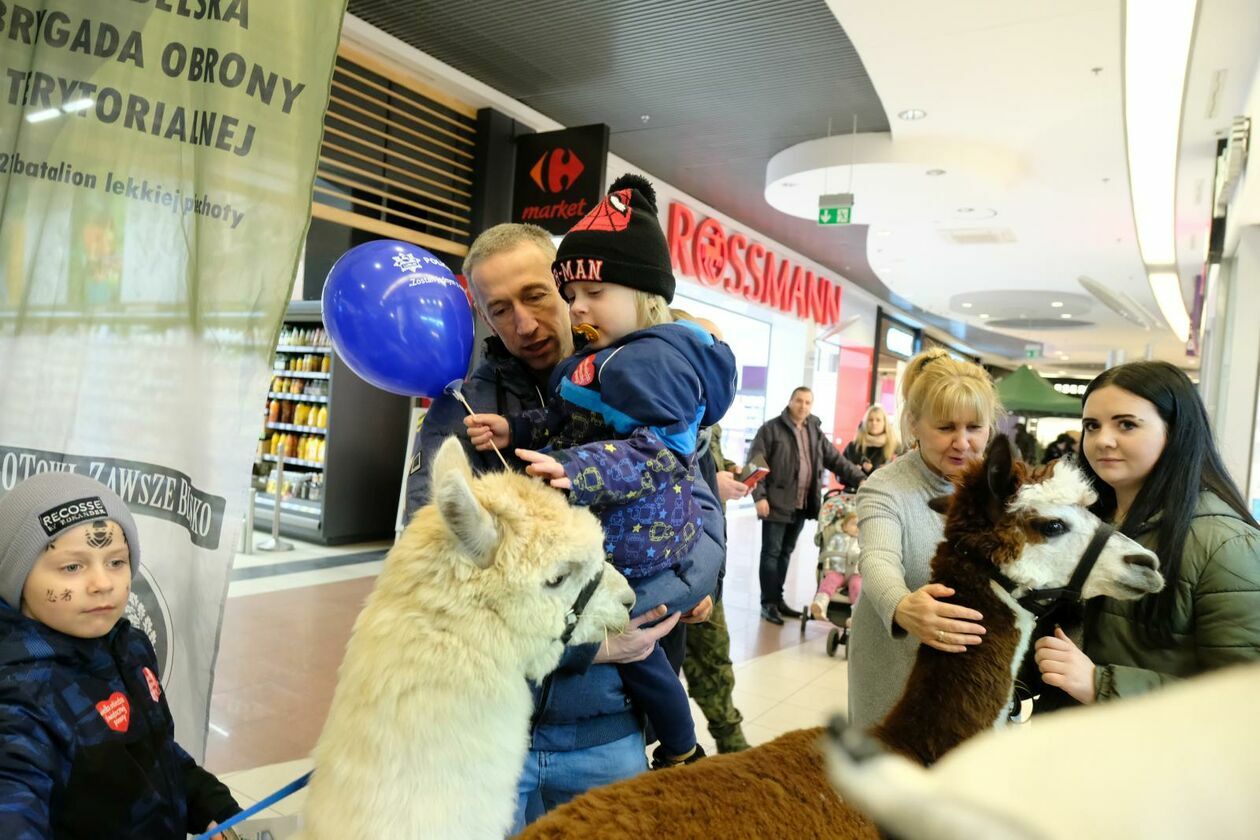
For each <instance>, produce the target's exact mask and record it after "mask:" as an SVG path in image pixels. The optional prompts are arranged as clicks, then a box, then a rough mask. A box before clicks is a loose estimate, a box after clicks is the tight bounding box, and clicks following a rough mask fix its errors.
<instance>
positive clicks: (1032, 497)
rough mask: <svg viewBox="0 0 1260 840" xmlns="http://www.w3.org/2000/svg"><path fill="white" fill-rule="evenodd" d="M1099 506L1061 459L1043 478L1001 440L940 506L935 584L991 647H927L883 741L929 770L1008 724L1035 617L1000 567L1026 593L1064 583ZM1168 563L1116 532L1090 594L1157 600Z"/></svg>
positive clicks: (884, 727)
mask: <svg viewBox="0 0 1260 840" xmlns="http://www.w3.org/2000/svg"><path fill="white" fill-rule="evenodd" d="M1056 468H1057V469H1056ZM1096 498H1097V497H1096V496H1095V494H1094V491H1093V489H1092V488H1091V487H1090V486H1089V484H1088V482H1087V481H1086V480H1085V478H1084V476H1083V475H1082V474H1081V473H1080V471H1079V470H1078V469H1076V468H1075V467H1074V466H1071V465H1069V464H1064V463H1063V462H1062V461H1056V462H1054V463H1051V464H1050V465H1049V466H1045V467H1042V468H1040V469H1037V470H1035V471H1034V470H1032V469H1031V468H1029V467H1027V466H1026V465H1025V464H1024V463H1023V462H1022V461H1018V460H1015V459H1014V457H1013V453H1012V450H1011V447H1010V446H1009V445H1008V444H1007V443H1006V439H1005V438H1004V437H999V438H998V439H997V440H996V441H995V442H994V445H993V446H992V447H990V449H989V452H988V454H987V455H986V457H985V460H984V462H983V463H982V464H979V465H977V466H975V467H973V468H972V470H971V471H969V472H968V474H967V475H965V476H964V477H963V478H962V480H961V481H960V482H959V483H958V486H957V488H956V490H955V491H954V494H953V496H951V497H949V498H948V499H943V500H938V504H939V507H938V509H940V510H942V511H945V509H946V507H947V508H948V515H947V517H946V520H945V539H944V540H942V541H941V544H940V545H939V546H937V549H936V555H935V556H934V557H933V558H932V580H933V581H937V582H941V583H946V584H947V585H948V586H950V587H951V588H953V589H954V595H953V597H952V598H951V599H950V600H952V601H955V602H956V603H959V604H965V605H967V606H968V607H970V608H972V609H974V610H978V611H979V612H980V614H981V615H983V616H984V627H985V631H986V632H985V635H984V641H983V643H982V644H980V645H977V646H974V647H970V648H968V649H967V652H966V653H961V654H958V653H943V652H941V651H939V650H937V649H936V648H933V647H929V646H928V645H920V646H919V650H918V653H917V654H916V658H915V663H914V668H913V669H912V670H911V672H910V677H909V679H908V680H907V681H906V687H905V690H904V692H903V693H902V695H901V699H900V700H899V701H898V703H897V705H896V706H894V707H893V709H892V711H891V712H889V713H888V716H887V717H885V718H884V720H883V721H882V722H881V723H879V724H877V725H876V726H875V727H874V728H873V729H872V730H871V734H872V735H874V736H875V738H876V739H877V740H879V741H880V742H882V743H883V744H884V746H886V747H887V748H888V749H890V750H891V751H893V752H897V753H900V754H902V755H904V756H906V757H907V758H910V759H913V760H914V761H916V762H918V763H920V764H924V765H930V764H933V763H934V762H936V760H937V759H939V758H940V757H941V756H942V755H944V754H945V753H946V752H948V751H949V750H951V749H953V748H954V747H956V746H958V745H959V744H961V743H962V742H963V741H965V740H967V739H968V738H970V737H972V736H973V735H978V734H980V733H981V732H984V731H985V730H986V729H990V728H992V727H993V726H994V725H995V724H1001V723H1003V722H1004V721H1005V716H1006V710H1007V709H1008V708H1009V707H1010V703H1011V697H1012V695H1013V692H1014V688H1015V672H1016V671H1017V670H1018V667H1019V664H1020V663H1021V662H1022V661H1023V658H1024V653H1025V652H1026V650H1027V648H1028V645H1029V643H1030V641H1031V639H1030V636H1031V633H1032V629H1033V615H1032V614H1031V613H1030V612H1028V611H1027V610H1026V609H1024V608H1023V607H1021V606H1019V605H1018V604H1017V603H1016V602H1015V599H1014V597H1013V594H1012V593H1009V592H1007V591H1006V590H1005V589H1003V588H1002V587H1001V586H1000V585H999V584H998V583H997V582H996V580H995V578H994V575H993V571H994V568H995V567H996V569H997V571H999V572H1001V573H1002V574H1004V575H1005V576H1006V577H1007V578H1009V579H1010V580H1012V581H1014V582H1015V583H1016V584H1018V585H1019V588H1018V589H1016V590H1015V593H1014V594H1016V595H1018V594H1023V592H1024V591H1027V590H1029V589H1037V588H1044V587H1047V586H1050V585H1057V586H1062V585H1063V584H1064V583H1066V582H1067V580H1068V579H1069V578H1070V577H1071V574H1072V572H1073V571H1074V570H1075V565H1076V561H1077V559H1078V558H1080V557H1081V555H1083V554H1084V553H1085V548H1086V546H1088V545H1089V542H1090V540H1091V539H1092V538H1093V534H1094V531H1095V530H1096V529H1097V527H1098V525H1099V524H1100V523H1099V521H1098V519H1097V518H1096V517H1095V516H1094V515H1093V514H1091V513H1090V512H1089V511H1088V510H1087V508H1088V506H1089V505H1091V504H1093V502H1094V501H1095V500H1096ZM934 506H935V505H934ZM1055 567H1057V569H1058V574H1057V575H1056V574H1054V573H1053V570H1054V569H1055ZM1158 567H1159V564H1158V561H1157V559H1156V557H1155V555H1154V554H1152V553H1151V552H1149V551H1147V550H1146V549H1145V548H1142V547H1141V546H1140V545H1138V544H1137V543H1135V542H1133V541H1132V540H1130V539H1129V538H1128V537H1125V536H1123V535H1121V534H1113V535H1112V536H1111V537H1110V539H1108V540H1107V542H1106V544H1105V545H1104V546H1103V549H1102V552H1101V554H1100V555H1099V558H1098V561H1097V563H1096V564H1095V567H1094V569H1093V571H1092V572H1091V574H1090V576H1089V579H1088V580H1087V582H1086V585H1085V587H1084V591H1083V592H1082V593H1081V595H1082V597H1084V598H1090V597H1093V596H1095V595H1103V594H1105V595H1110V596H1112V597H1114V598H1136V597H1140V596H1141V595H1144V594H1147V593H1150V592H1158V591H1159V590H1160V589H1161V588H1162V587H1163V579H1162V578H1161V577H1160V576H1159V573H1158V572H1157V571H1156V570H1157V569H1158ZM1047 572H1050V574H1047Z"/></svg>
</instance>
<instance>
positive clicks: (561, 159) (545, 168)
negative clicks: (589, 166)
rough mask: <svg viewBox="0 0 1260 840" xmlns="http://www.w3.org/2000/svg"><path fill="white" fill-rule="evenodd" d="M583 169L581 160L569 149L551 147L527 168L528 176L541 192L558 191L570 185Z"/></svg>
mask: <svg viewBox="0 0 1260 840" xmlns="http://www.w3.org/2000/svg"><path fill="white" fill-rule="evenodd" d="M584 169H586V167H584V166H583V165H582V161H581V160H579V159H578V156H577V155H575V154H573V152H571V151H570V150H568V149H564V148H560V149H552V150H550V151H547V152H543V154H542V157H540V158H539V159H538V162H537V163H535V164H534V167H533V168H532V169H530V170H529V177H530V178H532V179H533V181H534V183H535V184H537V185H538V189H540V190H542V191H543V192H549V193H558V192H564V191H565V190H567V189H569V188H570V187H572V186H573V184H574V183H576V182H577V179H578V176H579V175H581V174H582V171H583V170H584Z"/></svg>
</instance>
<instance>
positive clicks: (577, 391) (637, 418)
mask: <svg viewBox="0 0 1260 840" xmlns="http://www.w3.org/2000/svg"><path fill="white" fill-rule="evenodd" d="M591 358H592V357H590V356H588V357H586V358H585V359H583V360H582V361H581V362H579V363H578V364H577V365H576V367H574V366H572V365H569V366H566V368H565V369H564V373H565V374H566V375H563V376H561V377H560V378H559V382H558V384H557V392H558V394H559V396H560V397H561V398H562V399H564V400H566V401H567V402H569V403H572V404H573V405H576V406H578V407H579V408H584V409H586V410H588V411H592V412H595V413H596V414H599V415H600V416H602V417H603V418H604V421H605V422H607V423H608V425H610V426H612V427H613V429H615V430H616V431H617V433H618V434H621V435H629V434H630V433H631V432H633V431H634V430H635V429H638V428H644V429H647V430H648V431H650V432H652V433H653V434H654V435H655V436H656V437H657V438H659V439H660V441H661V442H662V443H664V444H665V445H666V446H668V447H669V448H670V449H672V450H673V451H674V452H675V453H676V454H678V455H680V456H682V457H684V458H687V457H690V456H691V455H692V454H693V453H694V452H695V451H696V436H697V434H698V432H699V428H700V418H701V417H702V416H703V415H704V412H705V405H704V392H703V390H702V387H701V382H700V377H699V376H698V375H697V373H696V369H695V367H694V366H693V365H691V364H690V363H689V362H688V361H687V359H686V358H685V357H684V356H683V354H682V353H680V352H678V351H677V350H676V349H674V348H673V347H672V346H670V345H669V344H668V343H666V342H664V341H660V340H653V339H652V338H651V337H644V338H640V339H638V340H635V341H630V342H628V343H627V344H624V345H622V346H620V347H617V348H616V349H614V350H613V351H612V352H608V351H601V352H600V353H599V354H597V355H596V356H595V357H594V362H593V364H591V363H590V362H588V360H590V359H591ZM584 366H589V368H590V369H589V370H584ZM569 370H572V373H571V374H570V373H569V372H568V371H569ZM584 374H585V375H584Z"/></svg>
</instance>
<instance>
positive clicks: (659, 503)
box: [510, 321, 735, 578]
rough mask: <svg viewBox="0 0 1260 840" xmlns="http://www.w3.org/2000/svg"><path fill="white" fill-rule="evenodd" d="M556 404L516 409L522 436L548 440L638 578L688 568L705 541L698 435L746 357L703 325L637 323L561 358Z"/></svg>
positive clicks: (721, 406)
mask: <svg viewBox="0 0 1260 840" xmlns="http://www.w3.org/2000/svg"><path fill="white" fill-rule="evenodd" d="M549 387H550V391H551V399H550V402H549V403H548V405H547V408H545V409H538V410H535V411H526V412H522V413H520V414H518V415H516V416H515V417H513V418H511V419H510V422H511V434H512V445H513V446H514V447H520V448H524V449H542V448H547V449H548V450H549V451H550V453H551V455H552V456H553V457H555V458H556V460H558V461H560V462H561V463H562V464H563V465H564V468H565V474H566V475H567V476H568V477H569V480H570V481H571V482H572V485H573V488H572V490H571V491H570V498H571V500H572V501H573V503H574V504H578V505H583V506H587V507H589V508H590V509H591V512H592V513H594V514H595V515H596V516H598V517H599V519H600V521H601V522H602V523H603V525H604V550H605V553H606V555H607V558H608V560H609V562H611V563H612V564H613V565H614V566H616V567H617V570H618V571H620V572H621V573H622V574H624V575H625V576H626V577H628V578H643V577H648V576H650V575H654V574H656V573H657V572H660V571H662V570H664V569H668V568H674V567H677V566H678V564H679V563H680V562H682V561H683V559H684V558H685V557H686V556H687V554H688V552H689V551H690V550H691V547H692V546H693V545H694V544H695V541H696V540H697V539H698V537H699V534H700V529H701V516H700V510H699V508H698V506H697V505H696V504H695V503H694V501H693V500H692V488H693V487H694V485H695V482H696V480H697V474H696V459H695V451H696V437H697V434H698V433H699V430H700V428H701V427H702V426H711V425H713V424H714V423H716V422H717V421H718V420H720V419H721V418H722V415H724V414H725V413H726V410H727V409H728V408H730V405H731V402H732V401H733V400H734V398H735V355H734V354H733V353H732V352H731V349H730V347H728V346H727V345H726V344H725V343H723V342H721V341H717V340H716V339H714V338H713V336H712V335H710V334H709V333H708V332H706V331H705V330H704V329H702V328H701V327H699V326H698V325H696V324H693V323H691V322H688V321H679V322H677V323H673V324H662V325H660V326H655V327H648V328H647V329H642V330H636V331H635V332H633V333H631V334H630V335H627V336H626V337H624V338H622V339H621V340H620V341H618V342H615V343H614V344H612V345H610V346H609V347H606V348H604V349H602V350H599V351H596V352H594V353H585V352H581V351H579V352H578V353H576V354H575V355H573V356H571V357H569V358H568V359H565V360H564V361H562V362H560V364H559V365H557V366H556V368H555V370H554V371H553V372H552V375H551V382H550V386H549Z"/></svg>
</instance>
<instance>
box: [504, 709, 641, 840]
mask: <svg viewBox="0 0 1260 840" xmlns="http://www.w3.org/2000/svg"><path fill="white" fill-rule="evenodd" d="M646 769H647V756H646V754H645V753H644V744H643V733H642V732H633V733H631V734H629V735H627V736H626V737H624V738H621V739H620V740H617V741H611V742H609V743H607V744H600V745H599V746H595V747H587V748H586V749H584V750H568V751H566V752H550V751H543V750H530V751H529V753H528V755H526V757H525V770H524V772H522V773H521V780H520V781H519V782H518V783H517V786H516V791H517V800H516V822H515V824H514V825H513V826H512V834H519V833H520V832H521V831H522V830H523V829H524V828H525V826H527V825H529V824H530V823H532V822H533V821H534V820H536V819H538V818H539V817H541V816H542V815H543V814H545V813H547V812H548V811H550V810H552V809H553V808H558V807H560V806H561V805H563V804H564V803H566V802H568V801H569V800H570V799H572V798H573V797H575V796H578V795H579V794H583V793H585V792H586V791H588V790H590V789H591V788H595V787H600V786H601V785H608V784H612V783H613V782H619V781H621V780H622V779H628V778H630V777H631V776H636V775H638V774H639V773H642V772H643V771H644V770H646Z"/></svg>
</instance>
